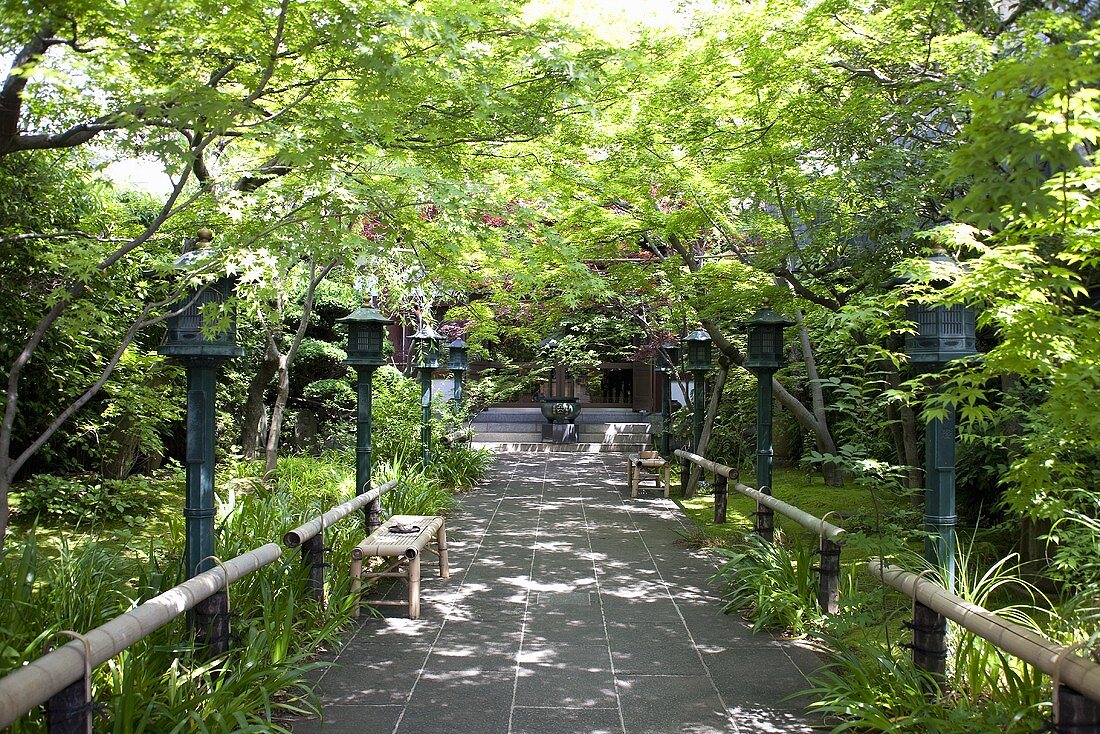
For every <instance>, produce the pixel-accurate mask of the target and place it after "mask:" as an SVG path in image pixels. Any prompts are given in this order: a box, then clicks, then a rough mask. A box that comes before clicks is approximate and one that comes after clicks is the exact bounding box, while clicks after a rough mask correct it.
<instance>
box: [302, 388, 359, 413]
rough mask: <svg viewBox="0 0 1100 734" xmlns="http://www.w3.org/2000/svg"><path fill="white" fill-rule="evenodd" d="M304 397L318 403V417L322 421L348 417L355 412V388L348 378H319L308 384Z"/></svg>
mask: <svg viewBox="0 0 1100 734" xmlns="http://www.w3.org/2000/svg"><path fill="white" fill-rule="evenodd" d="M302 397H303V398H305V399H306V400H308V401H310V402H313V403H318V405H316V406H315V407H316V408H317V409H318V418H319V419H320V420H322V421H331V420H338V419H346V418H347V417H348V416H351V415H354V414H355V406H356V399H357V398H356V395H355V390H353V389H352V387H351V385H349V384H348V382H347V380H317V381H316V382H311V383H309V384H308V385H306V387H305V389H304V390H302Z"/></svg>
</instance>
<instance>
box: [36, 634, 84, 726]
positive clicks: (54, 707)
mask: <svg viewBox="0 0 1100 734" xmlns="http://www.w3.org/2000/svg"><path fill="white" fill-rule="evenodd" d="M59 634H62V635H65V636H66V637H71V638H73V639H74V640H78V641H80V643H81V644H82V645H83V646H84V674H83V675H82V676H81V677H79V678H77V679H76V680H75V681H73V682H72V683H70V684H69V685H67V686H65V687H64V688H62V689H61V690H60V691H58V692H57V693H55V694H54V695H52V696H50V697H49V698H48V699H47V700H46V731H47V732H48V733H49V734H92V713H93V710H94V707H95V704H93V703H92V650H91V645H89V644H88V638H87V637H85V636H84V635H81V634H77V633H76V632H72V631H70V630H65V631H63V632H61V633H59Z"/></svg>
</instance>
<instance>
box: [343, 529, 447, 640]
mask: <svg viewBox="0 0 1100 734" xmlns="http://www.w3.org/2000/svg"><path fill="white" fill-rule="evenodd" d="M402 525H403V526H416V527H418V528H420V529H419V530H418V531H416V532H411V533H398V532H395V531H394V528H395V527H397V526H402ZM432 538H435V545H436V547H435V550H434V551H432V549H431V548H430V547H429V543H431V541H432ZM425 550H427V551H430V552H434V553H435V554H436V555H438V556H439V576H440V578H448V577H449V576H450V570H449V569H448V568H447V524H446V522H445V521H444V520H443V518H442V517H440V516H438V515H434V516H433V515H394V516H393V517H391V518H390V519H388V520H386V522H384V523H383V524H382V527H380V528H378V529H377V530H375V531H374V532H373V533H371V534H370V535H368V536H367V537H366V538H364V539H363V542H361V543H360V544H359V545H357V546H355V548H353V549H352V551H351V594H352V597H353V599H354V600H355V606H354V610H353V611H352V616H353V617H358V616H359V608H360V606H361V605H362V604H372V605H376V606H405V605H408V607H409V619H419V618H420V554H421V553H422V552H423V551H425ZM375 557H377V558H393V559H395V560H393V561H392V562H391V561H386V562H384V563H383V565H382V567H381V569H380V570H370V569H369V568H368V570H364V569H363V561H364V559H368V558H375ZM383 578H400V579H405V580H406V581H407V582H408V585H409V595H408V600H407V601H369V602H362V601H360V594H361V591H360V590H361V588H362V584H363V579H383Z"/></svg>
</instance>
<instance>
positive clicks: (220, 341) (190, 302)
mask: <svg viewBox="0 0 1100 734" xmlns="http://www.w3.org/2000/svg"><path fill="white" fill-rule="evenodd" d="M212 237H213V235H212V234H211V232H210V230H208V229H205V228H204V229H200V230H199V239H198V245H199V246H200V247H198V248H196V249H193V250H190V251H189V252H185V253H184V254H183V255H181V256H180V257H179V258H178V259H177V260H176V261H175V263H173V264H174V265H175V267H176V268H177V269H179V270H181V271H184V272H187V271H194V270H198V269H199V268H201V267H202V266H203V265H204V264H205V263H206V262H207V261H209V260H210V259H212V258H213V257H214V255H215V251H214V250H213V249H212V248H209V247H202V245H208V244H209V243H210V240H211V238H212ZM236 287H237V279H236V278H235V277H233V276H230V275H222V276H220V277H219V278H218V279H217V280H216V281H214V282H213V283H210V284H208V285H204V286H198V287H191V288H189V289H188V291H187V293H186V294H185V295H184V297H183V299H182V300H181V301H180V302H179V303H177V304H176V306H175V308H174V309H173V310H175V311H178V313H176V314H175V315H173V316H170V317H168V338H167V339H166V340H165V342H164V344H162V345H161V347H160V348H159V349H158V350H157V351H158V352H160V354H163V355H164V356H166V357H181V358H188V357H202V358H208V357H212V358H215V359H229V358H232V357H240V356H241V355H243V354H244V349H242V348H241V347H239V346H237V314H236V312H235V311H234V312H233V313H232V314H230V317H229V323H228V325H227V327H226V328H225V329H224V330H223V331H218V332H215V333H211V332H210V331H209V329H204V328H203V327H204V326H210V325H211V324H209V323H208V319H209V318H210V316H209V309H208V307H209V306H211V304H223V303H225V302H226V301H228V300H229V299H230V298H231V297H232V296H233V291H234V290H235V289H236ZM204 312H205V313H204Z"/></svg>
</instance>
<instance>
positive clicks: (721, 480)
mask: <svg viewBox="0 0 1100 734" xmlns="http://www.w3.org/2000/svg"><path fill="white" fill-rule="evenodd" d="M728 498H729V479H727V478H726V475H725V474H718V473H715V475H714V522H715V523H717V524H719V525H720V524H722V523H724V522H725V521H726V500H727V499H728Z"/></svg>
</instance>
